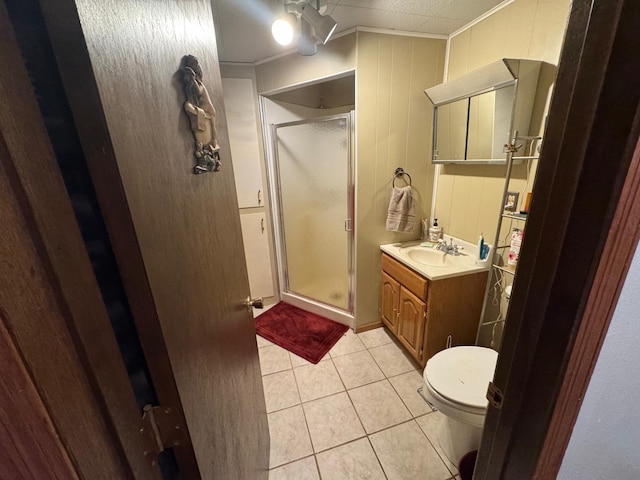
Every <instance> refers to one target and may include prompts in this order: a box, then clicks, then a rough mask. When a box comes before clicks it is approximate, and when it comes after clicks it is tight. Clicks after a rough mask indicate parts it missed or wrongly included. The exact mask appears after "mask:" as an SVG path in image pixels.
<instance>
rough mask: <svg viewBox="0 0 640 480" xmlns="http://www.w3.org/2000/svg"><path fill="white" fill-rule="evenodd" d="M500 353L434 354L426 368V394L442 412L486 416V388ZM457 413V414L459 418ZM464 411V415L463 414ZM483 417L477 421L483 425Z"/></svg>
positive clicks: (458, 350)
mask: <svg viewBox="0 0 640 480" xmlns="http://www.w3.org/2000/svg"><path fill="white" fill-rule="evenodd" d="M497 359H498V353H497V352H496V351H495V350H492V349H490V348H485V347H476V346H461V347H452V348H448V349H446V350H443V351H441V352H439V353H437V354H435V355H434V356H433V357H432V358H430V359H429V361H428V362H427V365H426V367H425V369H424V374H423V377H424V380H425V383H426V384H427V391H428V393H429V394H430V396H431V397H432V399H433V400H434V404H435V406H436V408H438V409H439V410H442V411H443V413H445V414H447V413H446V412H445V410H446V411H449V412H450V414H452V415H455V416H460V415H461V414H462V416H463V417H465V418H467V421H466V422H465V423H468V422H469V418H471V417H475V416H480V417H484V415H485V413H486V409H487V404H488V401H487V399H486V393H487V386H488V384H489V382H490V381H491V380H492V379H493V373H494V370H495V367H496V362H497ZM456 411H457V415H456ZM463 412H464V414H463ZM483 421H484V418H477V419H474V421H473V423H478V422H480V424H482V422H483Z"/></svg>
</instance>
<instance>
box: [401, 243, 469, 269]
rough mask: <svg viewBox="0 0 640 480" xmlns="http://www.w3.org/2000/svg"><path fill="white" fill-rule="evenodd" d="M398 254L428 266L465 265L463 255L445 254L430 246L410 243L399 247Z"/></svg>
mask: <svg viewBox="0 0 640 480" xmlns="http://www.w3.org/2000/svg"><path fill="white" fill-rule="evenodd" d="M400 254H401V255H404V256H406V257H407V258H409V259H410V260H412V261H414V262H416V263H419V264H421V265H427V266H429V267H457V266H461V265H465V264H467V263H468V262H465V256H464V255H459V256H454V255H445V254H444V252H441V251H440V250H436V249H434V248H430V247H421V246H419V245H412V246H409V247H402V248H400Z"/></svg>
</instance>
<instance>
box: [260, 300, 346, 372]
mask: <svg viewBox="0 0 640 480" xmlns="http://www.w3.org/2000/svg"><path fill="white" fill-rule="evenodd" d="M255 321H256V332H257V333H258V335H260V336H261V337H263V338H266V339H267V340H270V341H271V342H273V343H275V344H276V345H280V346H281V347H282V348H286V349H287V350H289V351H290V352H293V353H295V354H296V355H298V356H299V357H302V358H304V359H305V360H307V361H309V362H311V363H318V362H319V361H320V360H322V357H324V356H325V355H326V354H327V352H328V351H329V350H331V347H333V346H334V345H335V344H336V342H337V341H338V340H340V337H342V335H343V334H344V333H345V332H346V331H347V330H348V327H347V326H345V325H341V324H339V323H336V322H334V321H333V320H329V319H328V318H324V317H321V316H320V315H316V314H315V313H310V312H305V311H304V310H300V309H299V308H297V307H294V306H293V305H289V304H288V303H284V302H279V303H277V304H276V305H274V306H273V307H271V308H270V309H269V310H267V311H266V312H264V313H262V314H260V315H258V316H257V317H256V320H255Z"/></svg>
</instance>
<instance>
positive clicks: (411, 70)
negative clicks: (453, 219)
mask: <svg viewBox="0 0 640 480" xmlns="http://www.w3.org/2000/svg"><path fill="white" fill-rule="evenodd" d="M445 46H446V42H445V40H441V39H432V38H418V37H403V36H398V35H386V34H379V33H370V32H358V60H357V66H356V117H357V120H356V137H357V139H356V152H357V172H356V176H357V179H356V188H357V193H356V199H357V200H356V205H357V207H356V208H357V210H356V230H355V231H356V256H357V260H356V325H357V326H360V325H365V324H369V323H372V322H376V321H378V320H379V315H378V298H379V282H380V249H379V246H380V245H381V244H385V243H392V242H399V241H408V240H414V239H416V238H419V236H420V232H421V230H420V219H421V218H422V217H428V216H429V211H430V209H431V194H432V185H433V174H434V168H433V165H431V162H430V161H429V151H430V150H431V124H432V116H433V114H432V108H431V105H430V103H429V100H428V99H427V97H426V95H425V94H424V92H423V91H424V89H425V88H428V87H431V86H433V85H437V84H438V83H441V82H442V76H443V69H444V60H445ZM396 167H403V168H404V169H405V171H406V172H407V173H409V174H410V175H411V178H412V186H413V187H414V188H413V195H414V204H415V207H416V210H415V214H416V225H415V228H414V232H413V233H394V232H388V231H387V230H386V229H385V226H386V217H387V210H388V207H389V199H390V194H391V187H392V183H393V178H394V171H395V169H396ZM396 185H397V186H403V185H405V184H404V183H403V181H402V180H398V181H397V182H396Z"/></svg>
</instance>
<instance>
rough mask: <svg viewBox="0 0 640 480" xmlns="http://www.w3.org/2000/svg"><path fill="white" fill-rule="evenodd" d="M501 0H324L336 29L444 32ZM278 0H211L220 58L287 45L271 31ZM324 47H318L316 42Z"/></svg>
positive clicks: (264, 53) (267, 52)
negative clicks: (335, 22)
mask: <svg viewBox="0 0 640 480" xmlns="http://www.w3.org/2000/svg"><path fill="white" fill-rule="evenodd" d="M502 1H503V0H328V2H329V4H328V8H327V11H326V12H325V13H328V14H329V15H331V16H332V17H333V18H334V19H335V20H336V21H337V22H338V28H337V29H336V32H338V33H339V32H342V31H344V30H348V29H350V28H352V27H355V26H364V27H374V28H384V29H393V30H402V31H407V32H420V33H434V34H441V35H442V34H444V35H448V34H450V33H453V32H455V31H456V30H457V29H459V28H460V27H462V26H464V25H466V24H467V23H469V22H470V21H472V20H474V19H476V18H478V17H479V16H480V15H482V14H483V13H485V12H487V11H488V10H490V9H492V8H493V7H495V6H496V5H498V4H500V3H502ZM278 5H281V0H213V14H214V21H215V25H216V36H217V40H218V52H219V56H220V61H222V62H255V61H257V60H261V59H263V58H266V57H269V56H271V55H275V54H277V53H280V52H284V51H287V50H290V49H291V48H292V47H291V46H288V47H283V46H280V45H278V44H277V43H276V42H275V40H274V39H273V37H272V36H271V24H272V23H273V20H274V19H275V15H276V14H275V12H277V11H278ZM320 48H322V47H320Z"/></svg>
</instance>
